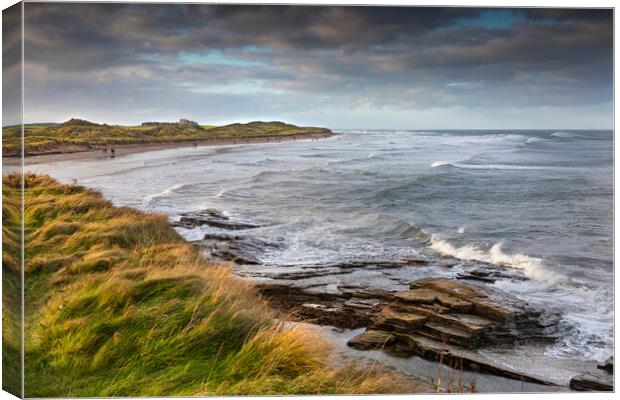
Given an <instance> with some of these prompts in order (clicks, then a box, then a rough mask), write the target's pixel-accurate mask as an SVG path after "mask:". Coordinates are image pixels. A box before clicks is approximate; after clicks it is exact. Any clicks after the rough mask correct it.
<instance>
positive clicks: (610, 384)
mask: <svg viewBox="0 0 620 400" xmlns="http://www.w3.org/2000/svg"><path fill="white" fill-rule="evenodd" d="M569 387H570V388H571V389H573V390H579V391H595V392H612V391H613V390H614V376H613V374H608V373H605V372H603V371H600V372H585V373H583V374H581V375H577V376H575V377H573V378H572V379H571V380H570V383H569Z"/></svg>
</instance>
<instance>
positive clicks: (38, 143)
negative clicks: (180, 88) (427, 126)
mask: <svg viewBox="0 0 620 400" xmlns="http://www.w3.org/2000/svg"><path fill="white" fill-rule="evenodd" d="M2 131H3V133H2V137H3V143H2V151H3V156H4V157H16V156H19V155H20V146H21V137H20V136H21V127H20V126H11V127H4V128H3V130H2ZM330 132H331V131H330V130H329V129H326V128H316V127H299V126H295V125H291V124H286V123H284V122H279V121H273V122H260V121H256V122H250V123H247V124H231V125H225V126H219V127H214V126H208V125H202V126H201V125H198V124H196V123H192V122H191V121H187V122H184V120H181V121H180V122H179V123H157V122H154V123H144V124H142V125H141V126H120V125H107V124H96V123H93V122H89V121H85V120H81V119H75V118H74V119H71V120H69V121H67V122H65V123H62V124H46V125H25V126H24V144H25V151H26V155H41V154H54V153H63V152H76V151H88V150H92V149H97V148H104V147H106V146H113V145H127V144H147V143H148V144H150V143H175V142H194V141H201V140H223V139H236V138H260V137H291V136H303V135H312V134H327V133H330Z"/></svg>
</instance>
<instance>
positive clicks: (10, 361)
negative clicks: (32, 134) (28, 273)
mask: <svg viewBox="0 0 620 400" xmlns="http://www.w3.org/2000/svg"><path fill="white" fill-rule="evenodd" d="M5 182H6V183H7V184H6V185H5V184H4V183H5ZM20 204H21V190H20V177H19V175H13V176H10V177H6V178H5V180H4V181H3V185H2V221H3V224H2V389H3V390H6V391H7V392H9V393H12V394H14V395H15V396H18V397H19V396H21V367H20V365H21V338H22V336H21V328H20V327H21V291H20V287H21V272H20V265H21V222H20V220H21V207H20Z"/></svg>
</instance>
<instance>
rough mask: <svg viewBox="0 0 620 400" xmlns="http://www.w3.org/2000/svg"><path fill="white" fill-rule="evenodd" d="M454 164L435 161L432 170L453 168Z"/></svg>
mask: <svg viewBox="0 0 620 400" xmlns="http://www.w3.org/2000/svg"><path fill="white" fill-rule="evenodd" d="M451 165H452V164H450V163H449V162H448V161H434V162H433V163H432V164H431V168H439V167H447V166H451Z"/></svg>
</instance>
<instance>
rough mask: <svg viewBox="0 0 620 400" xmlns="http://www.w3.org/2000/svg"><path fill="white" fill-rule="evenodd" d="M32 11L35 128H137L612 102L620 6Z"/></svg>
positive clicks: (72, 7)
mask: <svg viewBox="0 0 620 400" xmlns="http://www.w3.org/2000/svg"><path fill="white" fill-rule="evenodd" d="M25 7H26V20H25V24H26V30H25V52H26V61H27V62H26V74H27V75H26V76H27V88H26V93H27V94H28V96H27V98H28V104H29V107H27V114H28V116H27V119H28V120H37V119H50V118H52V119H54V120H58V119H59V118H54V116H53V115H49V113H50V111H47V114H46V115H45V116H46V118H43V116H42V115H41V111H40V109H41V108H42V107H44V106H45V105H46V104H51V103H53V104H54V107H53V109H54V112H56V113H58V114H62V115H70V113H71V112H72V110H75V108H76V107H78V108H79V109H81V110H83V112H84V113H88V110H87V109H86V108H85V106H86V105H88V107H92V108H93V109H97V110H98V111H97V112H98V113H100V114H101V115H102V117H105V115H109V116H110V118H112V116H114V117H115V118H119V116H122V115H125V117H122V118H121V119H124V120H131V121H133V122H138V121H135V119H136V118H138V116H139V117H140V118H142V116H143V115H144V114H145V112H146V111H148V110H159V111H157V112H154V111H152V113H153V114H150V115H148V113H147V115H145V118H146V117H148V118H147V119H149V118H150V119H153V118H155V117H157V116H158V113H160V112H161V110H162V109H167V110H171V112H170V114H172V113H173V112H182V110H183V109H186V108H189V109H191V110H192V111H191V112H192V113H193V115H198V118H197V119H201V120H202V118H200V115H201V114H200V111H199V110H200V108H201V107H203V108H204V110H205V111H204V114H205V115H206V114H210V115H213V114H214V113H215V112H217V113H220V114H221V115H222V118H241V119H242V118H245V117H246V116H248V115H252V116H258V117H260V115H270V116H272V115H273V116H278V115H294V114H295V113H297V112H300V110H304V109H306V108H307V107H308V106H309V105H312V106H313V107H316V109H317V110H319V109H322V108H323V107H327V108H328V107H329V105H327V106H324V104H326V103H327V104H329V103H331V104H339V105H348V106H349V107H350V111H349V113H347V112H346V109H345V110H344V114H343V115H342V118H343V121H345V123H346V124H348V123H349V122H346V121H350V122H352V121H353V120H354V119H355V117H354V115H355V114H356V112H355V110H354V109H358V110H359V109H362V108H364V109H365V110H369V111H368V112H371V113H373V112H374V113H375V114H376V117H377V118H380V116H381V115H385V112H386V109H391V110H395V111H398V112H406V111H407V110H410V111H411V112H414V111H415V112H423V111H424V110H436V109H441V108H443V109H445V110H446V111H445V112H446V113H449V112H450V111H449V110H450V109H453V108H454V107H459V109H468V108H470V109H474V108H476V109H479V108H480V107H484V108H488V109H496V110H497V109H502V108H503V109H504V110H508V109H515V108H519V107H522V108H531V107H560V108H561V107H565V108H566V110H568V109H569V108H574V107H584V108H588V107H591V106H593V105H595V104H609V103H610V102H611V100H612V74H613V72H612V71H613V60H612V47H613V34H612V30H613V29H612V12H611V10H600V9H598V10H588V9H580V10H571V9H480V8H450V7H447V8H429V7H426V8H425V7H325V6H232V5H222V6H215V5H196V4H190V5H183V4H168V5H165V4H151V5H149V4H134V5H128V4H109V3H107V4H106V3H99V4H93V3H90V4H77V3H64V4H61V3H27V4H26V5H25ZM128 107H132V108H128ZM130 109H131V110H135V113H134V115H135V117H134V116H133V115H129V116H128V115H127V110H130ZM48 110H49V108H48ZM172 110H174V111H172ZM373 110H374V111H373ZM212 111H213V112H212ZM433 113H436V111H433ZM159 115H161V114H159ZM597 115H598V114H597ZM174 117H175V116H173V115H171V118H174ZM110 122H116V121H110ZM118 122H123V121H118ZM610 123H611V116H610V117H609V121H604V124H610Z"/></svg>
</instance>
